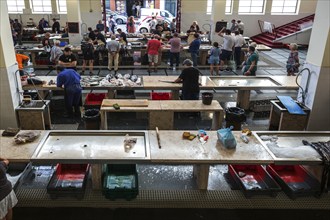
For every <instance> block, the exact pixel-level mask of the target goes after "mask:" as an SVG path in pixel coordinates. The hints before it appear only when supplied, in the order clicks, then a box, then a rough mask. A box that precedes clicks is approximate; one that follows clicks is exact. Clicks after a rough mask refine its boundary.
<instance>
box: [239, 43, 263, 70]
mask: <svg viewBox="0 0 330 220" xmlns="http://www.w3.org/2000/svg"><path fill="white" fill-rule="evenodd" d="M255 49H256V48H255V47H253V46H249V53H250V56H249V58H248V59H247V60H246V62H245V65H244V66H243V69H242V72H243V75H245V76H255V75H256V71H257V64H258V59H259V56H258V54H256V53H255Z"/></svg>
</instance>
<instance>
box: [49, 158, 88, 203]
mask: <svg viewBox="0 0 330 220" xmlns="http://www.w3.org/2000/svg"><path fill="white" fill-rule="evenodd" d="M89 169H90V165H89V164H57V166H56V171H55V172H54V173H53V175H52V177H51V179H50V181H49V183H48V185H47V193H49V194H50V196H51V198H53V199H55V198H57V197H58V196H67V195H69V196H75V197H77V198H79V199H82V198H83V197H84V193H85V189H86V184H87V179H88V174H89Z"/></svg>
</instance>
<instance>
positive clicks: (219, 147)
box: [0, 130, 330, 210]
mask: <svg viewBox="0 0 330 220" xmlns="http://www.w3.org/2000/svg"><path fill="white" fill-rule="evenodd" d="M1 132H2V131H1ZM189 132H190V134H192V135H197V134H198V131H189ZM233 134H234V136H235V138H236V141H237V146H236V148H234V149H227V148H225V147H224V145H223V144H222V143H221V142H219V141H218V138H217V132H216V131H207V134H206V135H207V136H208V138H207V139H206V141H205V139H201V138H198V136H197V137H195V138H193V139H192V140H189V139H184V138H183V131H166V130H160V131H159V133H158V135H157V132H156V131H153V130H149V131H42V132H41V134H40V137H38V138H37V139H36V140H35V141H33V142H32V143H29V144H23V145H17V144H15V142H14V138H13V137H1V138H0V142H1V145H0V147H1V148H0V153H1V157H4V158H8V159H9V160H10V161H11V162H16V161H20V162H30V161H32V162H33V163H34V164H53V165H54V164H56V163H64V164H77V163H79V164H91V170H92V178H91V179H92V181H91V183H92V187H88V189H86V194H87V195H85V198H84V199H83V200H76V199H75V198H73V199H69V198H65V199H57V200H50V199H49V196H48V195H47V193H46V190H45V189H44V188H38V187H37V188H35V189H31V188H19V189H18V192H17V194H18V198H19V200H20V202H19V206H26V207H127V205H128V206H129V207H149V208H150V207H154V208H155V207H159V208H161V207H163V208H164V207H176V208H178V207H186V208H188V207H190V208H191V207H195V208H197V207H199V208H210V207H213V208H270V209H273V208H288V207H291V208H298V209H299V208H305V209H311V208H313V207H314V209H328V210H329V206H328V205H326V204H329V201H330V195H329V193H328V194H325V195H323V196H322V197H321V198H319V199H316V198H311V197H308V198H306V199H303V198H301V199H299V200H298V201H293V200H288V199H287V198H285V195H284V194H283V195H282V194H280V196H278V197H277V199H274V198H267V197H265V196H262V197H261V198H262V201H263V202H262V204H261V203H260V200H258V199H257V198H255V199H245V198H244V196H242V193H241V192H239V191H235V190H230V191H228V190H227V191H226V190H225V191H224V192H222V190H220V191H219V190H208V189H209V187H210V184H209V179H210V178H211V177H210V175H211V173H212V171H211V169H210V167H211V166H213V165H216V164H231V165H271V164H279V165H284V164H288V163H289V164H299V165H309V166H311V167H312V166H314V167H317V168H319V167H320V165H321V164H322V161H321V160H320V158H318V156H317V155H315V154H308V153H307V154H302V155H300V154H299V150H296V149H297V147H299V146H300V145H301V140H302V139H306V140H307V141H310V142H314V141H329V137H330V132H329V131H328V132H299V133H298V132H271V133H268V132H253V133H252V136H248V139H249V142H248V143H246V142H244V141H243V140H242V139H241V138H240V137H241V132H239V131H234V132H233ZM267 138H268V139H267ZM274 139H276V140H275V141H274ZM269 141H271V142H273V143H274V142H275V143H276V144H278V146H279V147H280V148H282V147H286V148H292V149H293V150H292V152H293V154H294V156H295V158H294V159H293V158H292V155H290V154H287V151H285V152H286V153H285V155H279V152H275V151H274V150H273V149H271V147H270V145H269V144H267V142H269ZM283 145H285V146H283ZM294 148H295V149H294ZM286 150H287V149H286ZM18 151H19V152H18ZM105 163H106V164H145V165H149V166H152V165H161V164H162V165H193V176H194V178H195V180H196V185H197V188H198V189H200V190H197V191H196V190H189V189H188V190H174V191H173V190H171V191H168V190H148V189H144V190H140V194H139V195H138V197H137V198H136V199H134V200H132V201H130V202H124V201H118V202H117V201H115V202H114V201H109V200H106V199H104V197H103V196H102V194H101V191H100V189H101V185H102V184H101V176H102V175H103V174H102V173H103V172H102V167H103V166H102V164H105ZM173 176H174V177H173V178H175V175H174V174H173ZM148 177H149V175H148V174H146V175H145V178H148ZM167 178H168V177H167ZM178 178H179V177H178ZM213 178H214V176H213ZM219 181H220V180H219ZM165 184H166V183H165ZM204 190H207V191H204ZM173 192H174V194H173ZM29 193H30V194H29ZM159 193H160V194H159ZM176 195H178V196H179V195H180V196H179V197H180V198H179V197H177V196H176ZM192 195H194V197H196V201H195V200H191V196H192ZM206 195H208V196H206ZM205 196H206V197H205ZM228 196H229V197H228ZM212 198H215V200H213V199H212ZM233 199H234V200H235V201H236V202H234V203H230V204H228V203H227V202H229V201H232V200H233ZM219 200H220V201H221V202H219ZM41 201H42V202H41ZM63 201H70V202H68V203H63ZM166 201H168V202H166ZM187 201H190V202H189V203H187ZM201 201H203V202H202V203H203V204H201ZM216 201H218V202H216ZM173 202H174V203H175V204H176V205H175V206H173ZM275 203H276V205H274V204H275ZM306 203H307V204H306ZM171 204H172V205H171Z"/></svg>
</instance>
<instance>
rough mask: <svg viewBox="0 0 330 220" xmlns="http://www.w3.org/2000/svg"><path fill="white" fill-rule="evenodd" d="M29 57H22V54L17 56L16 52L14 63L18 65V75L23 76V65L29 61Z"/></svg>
mask: <svg viewBox="0 0 330 220" xmlns="http://www.w3.org/2000/svg"><path fill="white" fill-rule="evenodd" d="M29 59H30V58H29V57H28V56H26V55H24V54H19V53H17V51H16V61H17V64H18V69H19V75H20V76H24V71H23V64H24V63H27V62H28V61H29Z"/></svg>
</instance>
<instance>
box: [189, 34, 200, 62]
mask: <svg viewBox="0 0 330 220" xmlns="http://www.w3.org/2000/svg"><path fill="white" fill-rule="evenodd" d="M194 37H195V39H194V40H193V41H192V42H191V43H190V45H189V52H190V54H191V59H192V61H193V64H194V66H197V57H198V54H199V47H200V46H201V40H200V39H199V34H197V33H196V34H194Z"/></svg>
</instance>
